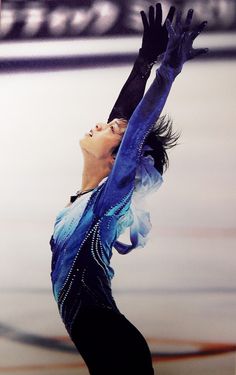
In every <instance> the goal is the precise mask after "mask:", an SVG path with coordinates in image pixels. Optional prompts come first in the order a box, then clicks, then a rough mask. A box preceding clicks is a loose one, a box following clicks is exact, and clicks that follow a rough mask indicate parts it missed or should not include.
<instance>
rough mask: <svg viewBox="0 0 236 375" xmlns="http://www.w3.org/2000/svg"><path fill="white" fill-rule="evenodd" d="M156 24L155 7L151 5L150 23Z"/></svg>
mask: <svg viewBox="0 0 236 375" xmlns="http://www.w3.org/2000/svg"><path fill="white" fill-rule="evenodd" d="M153 24H154V8H153V6H152V5H151V6H150V7H149V25H150V26H151V25H153Z"/></svg>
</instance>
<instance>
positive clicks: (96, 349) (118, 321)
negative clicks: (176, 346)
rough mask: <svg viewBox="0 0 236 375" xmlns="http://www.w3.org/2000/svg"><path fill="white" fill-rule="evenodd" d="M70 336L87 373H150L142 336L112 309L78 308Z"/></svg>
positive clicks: (150, 368) (120, 374)
mask: <svg viewBox="0 0 236 375" xmlns="http://www.w3.org/2000/svg"><path fill="white" fill-rule="evenodd" d="M71 338H72V341H73V342H74V344H75V346H76V347H77V349H78V351H79V353H80V354H81V356H82V357H83V359H84V361H85V363H86V364H87V366H88V369H89V372H90V374H91V375H153V374H154V370H153V367H152V358H151V353H150V350H149V348H148V345H147V343H146V341H145V339H144V337H143V336H142V334H141V333H140V332H139V331H138V330H137V328H136V327H135V326H134V325H133V324H131V323H130V322H129V321H128V320H127V319H126V318H125V316H124V315H122V314H120V313H118V312H116V311H114V310H109V309H106V308H93V307H90V308H82V309H81V310H80V313H79V315H78V317H77V319H76V321H75V322H74V325H73V330H72V333H71Z"/></svg>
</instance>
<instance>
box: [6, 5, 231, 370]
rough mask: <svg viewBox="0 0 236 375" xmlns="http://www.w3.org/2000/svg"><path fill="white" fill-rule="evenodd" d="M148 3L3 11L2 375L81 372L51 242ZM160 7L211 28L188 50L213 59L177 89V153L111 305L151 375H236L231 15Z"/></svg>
mask: <svg viewBox="0 0 236 375" xmlns="http://www.w3.org/2000/svg"><path fill="white" fill-rule="evenodd" d="M155 3H156V2H155V1H148V0H146V1H144V0H142V1H141V0H136V1H135V0H131V1H124V0H123V1H122V0H120V1H115V0H109V1H108V0H100V1H99V0H97V1H96V0H84V1H82V0H80V1H75V0H74V1H70V0H67V1H59V0H58V1H54V0H51V1H50V0H48V1H42V0H41V1H21V0H18V1H17V0H15V1H6V0H3V1H2V3H1V24H0V25H1V26H0V39H1V43H0V102H1V122H0V144H1V147H0V150H1V157H0V166H1V168H0V172H1V184H0V200H1V203H0V207H1V210H0V222H1V237H0V241H1V243H0V249H1V251H0V295H1V309H0V311H1V312H0V374H11V373H12V374H24V375H38V374H45V375H51V374H52V375H54V374H65V375H67V374H78V375H85V374H88V372H87V370H86V367H85V365H84V363H83V361H82V359H81V357H80V356H79V355H78V353H77V352H76V350H75V349H74V347H73V345H72V343H71V342H70V340H69V338H68V336H67V333H66V331H65V329H64V326H63V324H62V322H61V320H60V317H59V313H58V311H57V306H56V303H55V301H54V299H53V296H52V292H51V283H50V261H51V254H50V247H49V240H50V236H51V234H52V232H53V226H54V220H55V217H56V215H57V213H58V211H59V210H60V209H62V208H63V207H64V206H65V205H66V204H67V203H68V201H69V197H70V195H72V194H74V193H75V192H76V191H77V190H78V189H79V188H80V182H81V170H82V154H81V152H80V148H79V139H80V137H81V136H83V134H84V133H85V132H86V131H87V130H89V129H90V128H91V127H93V126H94V124H95V123H96V122H98V121H106V120H107V118H108V115H109V113H110V111H111V109H112V107H113V105H114V103H115V100H116V98H117V96H118V94H119V92H120V90H121V88H122V85H123V84H124V83H125V80H126V79H127V77H128V75H129V72H130V71H131V68H132V64H133V62H134V59H135V57H136V56H137V53H138V49H139V48H140V47H141V34H142V23H141V18H140V15H139V12H140V10H142V9H143V10H148V7H149V5H155ZM161 3H162V9H163V15H164V18H165V16H166V14H167V12H168V9H169V7H170V5H176V7H178V8H181V9H182V10H183V12H184V13H185V14H186V12H187V9H189V8H190V7H193V8H194V11H195V13H194V24H196V23H198V22H200V21H202V20H205V19H206V20H208V26H207V30H206V31H205V32H204V33H203V34H202V35H201V36H200V37H199V38H198V40H197V41H196V43H195V46H196V47H209V48H210V52H209V53H208V55H207V56H204V57H202V58H198V59H197V60H194V61H191V62H188V63H187V64H186V65H185V67H184V70H183V72H182V74H181V75H180V76H179V77H178V78H177V79H176V81H175V83H174V85H173V88H172V91H171V93H170V96H169V98H168V101H167V104H166V106H165V108H164V111H163V113H168V114H169V115H170V116H171V117H172V119H173V122H174V128H175V129H176V130H179V131H181V139H180V145H179V146H177V147H176V148H175V149H173V150H171V152H170V153H169V158H170V168H169V170H168V171H167V172H166V174H165V175H164V184H163V185H162V187H161V189H160V190H159V191H158V193H156V194H154V195H152V196H150V197H148V198H147V206H148V207H149V208H150V214H151V220H152V232H151V235H150V239H149V242H148V245H147V246H146V247H145V248H144V249H137V250H135V251H133V252H132V253H130V254H128V255H126V256H121V255H119V254H117V253H115V251H114V255H113V259H112V266H113V268H114V269H115V273H116V274H115V278H114V280H113V290H114V297H115V299H116V301H117V304H118V306H119V308H120V310H121V311H122V312H123V313H124V314H125V315H126V316H127V318H128V319H129V320H130V321H131V322H133V323H134V324H135V325H136V326H137V327H138V328H139V329H140V331H141V332H142V333H143V334H144V336H145V337H146V339H147V341H148V344H149V346H150V349H151V352H152V356H153V365H154V367H155V371H156V372H155V373H156V374H158V375H187V374H188V375H189V374H192V375H195V374H198V375H201V374H203V375H211V374H214V375H235V374H236V353H235V351H236V321H235V316H236V299H235V296H236V286H235V285H236V272H235V264H236V263H235V261H236V252H235V249H236V246H235V245H236V225H235V224H236V220H235V219H236V203H235V198H236V186H235V185H236V177H235V176H234V171H235V167H236V147H235V137H236V129H235V115H236V107H235V98H236V66H235V58H236V38H235V37H236V3H235V0H204V1H203V0H202V1H201V0H192V1H187V0H186V1H162V2H161ZM154 75H155V69H153V72H152V76H151V77H150V79H149V81H148V85H147V87H148V86H149V84H150V83H151V81H152V78H154ZM122 239H123V240H126V241H127V240H128V233H125V234H124V235H123V236H122ZM127 375H129V374H127Z"/></svg>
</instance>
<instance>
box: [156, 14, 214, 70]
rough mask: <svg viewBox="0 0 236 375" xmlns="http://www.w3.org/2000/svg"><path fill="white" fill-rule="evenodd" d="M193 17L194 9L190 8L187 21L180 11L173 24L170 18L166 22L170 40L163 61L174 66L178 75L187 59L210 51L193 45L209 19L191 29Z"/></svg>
mask: <svg viewBox="0 0 236 375" xmlns="http://www.w3.org/2000/svg"><path fill="white" fill-rule="evenodd" d="M192 17H193V9H189V11H188V14H187V16H186V19H185V22H183V21H182V12H181V11H178V12H177V15H176V20H175V23H174V24H173V25H172V24H171V23H170V22H169V21H168V20H167V22H166V27H167V30H168V35H169V41H168V44H167V49H166V53H165V55H164V58H163V63H164V64H166V65H169V66H171V67H172V68H174V69H175V73H176V75H177V74H179V73H180V72H181V70H182V67H183V64H184V63H185V62H186V61H187V60H190V59H193V58H195V57H196V56H199V55H201V54H203V53H206V52H208V48H197V49H194V48H193V46H192V44H193V41H194V40H195V39H196V37H197V36H198V35H199V34H200V32H201V31H202V30H203V29H204V27H205V26H206V24H207V21H204V22H202V23H200V24H199V25H197V26H196V27H195V29H194V30H192V31H190V27H191V22H192Z"/></svg>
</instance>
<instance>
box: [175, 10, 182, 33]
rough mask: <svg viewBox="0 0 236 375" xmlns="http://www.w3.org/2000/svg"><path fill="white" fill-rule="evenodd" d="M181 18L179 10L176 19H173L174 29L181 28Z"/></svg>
mask: <svg viewBox="0 0 236 375" xmlns="http://www.w3.org/2000/svg"><path fill="white" fill-rule="evenodd" d="M181 18H182V12H181V10H177V12H176V17H175V29H177V30H178V29H180V26H181Z"/></svg>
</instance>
